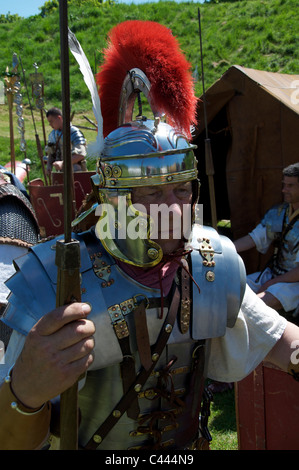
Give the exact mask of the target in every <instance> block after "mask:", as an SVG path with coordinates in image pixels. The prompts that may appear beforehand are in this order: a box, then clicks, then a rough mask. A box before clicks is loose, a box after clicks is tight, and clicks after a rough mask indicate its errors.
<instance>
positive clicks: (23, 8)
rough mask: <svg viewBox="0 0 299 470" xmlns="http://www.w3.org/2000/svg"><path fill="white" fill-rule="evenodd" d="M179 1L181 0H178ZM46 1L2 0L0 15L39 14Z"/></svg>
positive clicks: (140, 1) (127, 0) (125, 1)
mask: <svg viewBox="0 0 299 470" xmlns="http://www.w3.org/2000/svg"><path fill="white" fill-rule="evenodd" d="M118 1H119V2H122V3H132V1H133V2H134V3H145V2H147V1H150V2H157V1H159V0H118ZM178 1H179V0H178ZM199 2H200V3H202V2H203V0H199ZM44 3H45V0H9V1H8V2H6V0H0V15H6V14H7V13H8V12H9V13H10V14H11V15H15V14H18V15H19V16H22V17H24V18H27V17H28V16H32V15H38V14H39V13H40V10H39V9H38V7H41V6H43V5H44Z"/></svg>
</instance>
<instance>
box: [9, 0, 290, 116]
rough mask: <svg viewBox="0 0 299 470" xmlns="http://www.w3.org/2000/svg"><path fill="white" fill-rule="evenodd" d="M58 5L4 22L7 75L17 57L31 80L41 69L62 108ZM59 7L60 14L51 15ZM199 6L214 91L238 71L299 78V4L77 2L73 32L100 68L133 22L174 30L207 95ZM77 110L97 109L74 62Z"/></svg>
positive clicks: (277, 0)
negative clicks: (113, 36)
mask: <svg viewBox="0 0 299 470" xmlns="http://www.w3.org/2000/svg"><path fill="white" fill-rule="evenodd" d="M55 5H56V6H57V5H58V2H57V1H52V2H49V1H48V2H45V6H44V8H43V10H42V13H43V16H41V14H40V15H36V16H31V17H29V18H26V19H22V18H19V17H12V18H10V19H15V21H12V22H6V23H5V22H4V21H7V17H4V15H2V16H0V21H1V19H2V23H1V24H0V41H1V46H2V47H1V49H2V51H1V57H0V73H2V74H3V73H4V71H5V69H6V67H7V66H8V67H9V68H11V62H12V54H13V52H15V53H17V54H18V56H20V57H21V59H22V63H23V66H24V68H25V70H26V72H27V73H33V72H34V68H33V64H34V63H35V62H36V63H37V65H38V66H39V72H42V73H43V74H44V79H45V101H46V106H47V105H48V106H52V105H58V106H60V103H61V93H60V90H61V84H60V60H59V17H58V8H57V7H56V8H55ZM51 7H52V8H51ZM198 7H199V8H200V11H201V28H202V38H203V56H204V72H205V84H206V87H208V86H209V85H211V84H212V83H213V82H214V81H215V80H216V79H217V78H219V77H220V76H221V74H222V73H223V72H224V71H225V70H226V69H227V68H228V67H230V66H231V65H233V64H238V65H243V66H246V67H251V68H257V69H262V70H268V71H273V72H277V71H279V72H283V73H298V71H299V34H298V24H299V9H298V2H297V0H265V1H260V0H257V1H255V0H250V1H237V2H236V1H232V2H227V1H226V2H221V1H219V2H218V3H214V2H213V3H204V4H199V3H196V2H184V3H176V2H173V1H160V2H159V3H148V4H142V5H134V4H131V5H127V4H118V3H117V2H113V3H111V2H103V3H100V2H99V1H97V0H84V1H82V0H72V1H71V2H69V27H70V29H71V30H72V31H73V32H74V33H75V34H76V36H77V38H78V40H79V41H80V43H81V45H82V47H83V49H84V51H85V53H86V55H87V57H88V59H89V61H90V64H91V66H92V68H93V69H94V70H95V71H96V70H97V68H98V65H99V64H100V63H101V60H102V54H101V51H102V48H103V47H104V46H105V39H106V34H107V32H108V31H109V29H110V28H111V27H112V26H114V25H115V24H117V23H119V22H121V21H125V20H128V19H141V20H153V21H157V22H160V23H162V24H164V25H166V26H168V27H169V28H170V29H171V30H172V31H173V34H174V35H175V36H177V38H178V39H179V42H180V44H181V46H182V49H183V50H184V51H185V53H186V56H187V58H188V60H189V61H190V62H191V64H192V67H193V70H194V71H195V73H196V72H198V81H197V83H196V92H197V94H198V95H200V94H201V92H202V86H201V77H200V71H201V65H200V42H199V34H198V18H197V10H198ZM296 7H297V8H296ZM70 76H71V79H70V84H71V100H72V107H73V110H76V111H86V110H88V109H90V99H89V92H88V90H87V88H86V86H85V84H84V82H83V81H82V77H81V73H80V71H79V69H78V66H77V64H76V62H75V60H74V59H73V57H70Z"/></svg>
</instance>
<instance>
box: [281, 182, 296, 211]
mask: <svg viewBox="0 0 299 470" xmlns="http://www.w3.org/2000/svg"><path fill="white" fill-rule="evenodd" d="M282 192H283V195H284V201H285V202H288V203H290V204H292V206H293V208H294V209H297V208H298V207H299V181H298V178H297V177H296V176H284V177H283V181H282Z"/></svg>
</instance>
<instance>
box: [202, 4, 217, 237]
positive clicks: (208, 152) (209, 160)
mask: <svg viewBox="0 0 299 470" xmlns="http://www.w3.org/2000/svg"><path fill="white" fill-rule="evenodd" d="M198 25H199V40H200V57H201V77H202V89H203V108H204V120H205V128H206V138H205V161H206V174H207V176H208V181H209V192H210V205H211V216H212V226H213V228H214V229H216V230H217V214H216V200H215V187H214V165H213V157H212V149H211V141H210V139H209V135H208V121H207V109H206V93H205V84H204V69H203V56H202V39H201V24H200V11H199V8H198Z"/></svg>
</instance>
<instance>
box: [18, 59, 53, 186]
mask: <svg viewBox="0 0 299 470" xmlns="http://www.w3.org/2000/svg"><path fill="white" fill-rule="evenodd" d="M19 60H20V64H21V67H22V73H23V78H24V85H25V88H26V93H27V98H28V102H29V108H30V111H31V117H32V122H33V126H34V132H35V141H36V147H37V154H38V157H39V159H40V163H41V167H42V171H43V175H44V180H45V184H46V186H48V180H47V175H46V170H45V164H44V158H43V150H42V146H41V143H40V139H39V135H38V133H37V129H36V125H35V119H34V115H33V110H32V106H31V101H30V96H29V91H28V86H27V81H26V75H25V69H24V67H23V64H22V59H21V57H19Z"/></svg>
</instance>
